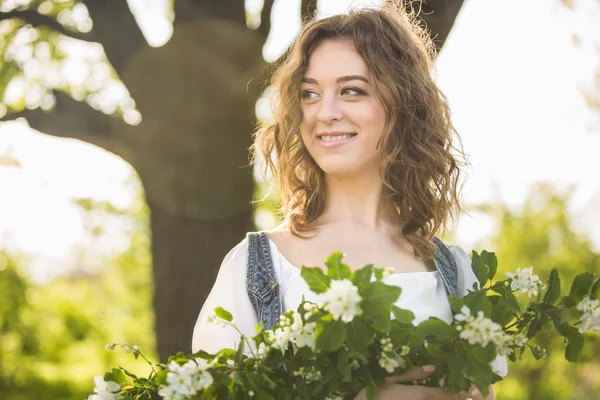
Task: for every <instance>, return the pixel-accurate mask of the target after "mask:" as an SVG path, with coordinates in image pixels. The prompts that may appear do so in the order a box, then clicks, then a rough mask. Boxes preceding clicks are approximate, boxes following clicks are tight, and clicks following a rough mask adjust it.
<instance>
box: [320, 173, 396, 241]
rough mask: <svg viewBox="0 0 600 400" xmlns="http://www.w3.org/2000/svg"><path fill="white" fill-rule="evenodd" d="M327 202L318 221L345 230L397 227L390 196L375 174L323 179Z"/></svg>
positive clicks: (394, 209)
mask: <svg viewBox="0 0 600 400" xmlns="http://www.w3.org/2000/svg"><path fill="white" fill-rule="evenodd" d="M325 182H326V187H327V203H326V205H325V210H324V212H323V214H322V215H321V217H320V218H319V220H320V222H321V223H323V224H332V223H333V224H336V225H337V224H342V225H343V226H345V227H347V228H348V229H361V230H365V229H367V230H379V229H389V228H390V227H393V228H395V229H393V230H394V231H397V229H398V227H399V226H401V217H400V215H399V214H398V212H397V210H396V207H395V206H394V202H393V200H392V196H391V195H390V193H389V191H388V190H387V188H386V187H385V186H384V185H383V182H382V180H381V178H380V177H379V174H371V175H367V174H364V175H360V176H354V177H351V178H346V177H334V176H326V177H325Z"/></svg>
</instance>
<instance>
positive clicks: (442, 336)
mask: <svg viewBox="0 0 600 400" xmlns="http://www.w3.org/2000/svg"><path fill="white" fill-rule="evenodd" d="M455 332H456V331H455V329H454V328H453V327H452V326H450V325H448V324H447V323H446V322H444V321H442V320H441V319H439V318H436V317H429V319H428V320H425V321H423V322H421V323H420V324H419V325H418V326H417V335H418V336H420V337H423V338H425V339H427V338H431V337H434V338H435V339H437V340H438V341H442V342H443V341H448V340H451V339H452V338H453V337H454V334H455Z"/></svg>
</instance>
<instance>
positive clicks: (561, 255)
mask: <svg viewBox="0 0 600 400" xmlns="http://www.w3.org/2000/svg"><path fill="white" fill-rule="evenodd" d="M569 199H570V193H566V194H560V193H557V192H556V191H555V190H554V189H552V187H549V186H547V185H538V186H537V187H535V188H534V189H533V190H532V192H531V194H530V196H529V199H528V200H527V201H526V203H525V204H524V206H523V208H522V209H520V210H516V211H515V210H512V209H509V208H508V207H507V206H504V205H502V204H497V205H487V206H485V207H481V209H484V210H485V211H486V212H487V213H488V214H489V215H490V216H492V217H493V218H494V220H495V221H496V230H495V233H494V235H493V236H492V237H491V238H490V239H489V240H486V241H485V242H484V243H481V244H480V245H479V246H478V247H490V248H494V250H495V253H496V255H497V256H498V259H500V260H501V265H500V266H499V267H498V275H504V273H505V272H509V271H514V270H515V269H516V268H527V267H529V266H530V265H532V266H534V269H535V271H536V274H538V275H539V276H540V278H541V279H542V280H543V281H544V282H549V279H550V276H551V271H552V270H553V269H555V268H556V269H557V270H558V271H559V272H560V275H561V278H562V280H563V281H564V282H571V281H573V285H572V289H571V290H570V292H569V293H571V294H572V295H573V296H572V297H571V298H568V297H567V298H563V299H564V303H565V305H567V306H572V305H575V304H576V303H577V302H579V301H580V300H581V298H582V297H583V295H584V293H586V292H588V290H589V293H590V294H591V293H592V289H591V288H590V287H587V288H586V287H585V286H587V283H586V284H585V285H584V282H589V279H587V278H586V276H585V275H580V274H588V273H589V274H591V273H594V272H595V273H596V274H598V272H600V255H599V254H598V253H597V252H595V251H594V249H593V246H592V243H591V242H590V240H589V239H588V238H587V237H585V236H583V235H582V234H581V233H580V232H577V231H576V230H575V228H574V227H573V224H572V221H571V216H570V215H569V212H568V207H567V204H568V203H569V201H570V200H569ZM578 275H580V276H578ZM576 276H578V277H576ZM563 286H564V285H563ZM567 288H569V286H566V287H565V288H564V289H563V291H564V290H565V289H567ZM494 290H495V291H499V292H502V291H503V290H505V288H502V287H494ZM559 303H560V302H559ZM507 305H508V306H510V307H511V309H513V310H515V308H516V307H515V303H514V302H513V301H509V303H508V304H507ZM557 326H558V327H557ZM559 327H560V323H557V324H554V329H557V330H558V329H560V328H559ZM541 328H542V327H541V326H540V329H541ZM575 331H576V329H575ZM570 332H573V330H570ZM577 333H578V332H577ZM576 336H577V335H575V334H574V333H573V334H572V339H571V341H570V342H569V343H573V344H571V345H570V346H569V349H570V351H573V350H577V343H578V338H577V337H576ZM537 342H538V343H539V344H540V345H541V346H542V347H544V348H546V349H547V350H548V357H547V358H546V359H544V360H542V361H540V362H536V361H535V359H534V357H531V356H528V355H525V356H524V357H523V360H522V361H521V362H519V363H518V364H510V363H509V375H508V377H507V378H506V379H505V380H503V381H502V382H499V383H498V384H496V395H497V398H501V399H503V400H520V399H530V400H542V399H544V400H546V399H550V400H552V399H557V400H558V399H560V400H568V399H582V398H583V399H588V398H589V399H591V398H595V397H596V396H597V393H598V391H600V360H599V359H598V357H597V355H598V354H600V340H599V339H598V337H597V336H594V335H590V336H589V337H588V338H587V339H586V341H585V345H584V347H583V349H582V351H581V354H580V355H579V362H578V364H571V363H569V362H568V361H567V360H565V353H564V351H563V350H562V349H563V348H564V341H563V339H562V338H560V336H558V337H557V336H556V335H552V334H551V333H550V332H545V331H543V330H542V332H541V333H540V334H539V336H538V340H537ZM533 350H534V349H532V351H533ZM535 352H537V353H538V356H540V355H541V350H535ZM517 357H518V355H517Z"/></svg>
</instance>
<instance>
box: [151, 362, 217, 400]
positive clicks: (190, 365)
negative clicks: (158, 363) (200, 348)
mask: <svg viewBox="0 0 600 400" xmlns="http://www.w3.org/2000/svg"><path fill="white" fill-rule="evenodd" d="M214 362H216V361H215V360H213V362H211V363H208V362H207V361H206V360H204V359H201V358H198V359H197V360H196V361H193V360H189V361H188V362H187V363H185V364H184V365H181V366H180V365H179V364H177V363H176V362H175V361H171V362H170V363H169V372H168V373H167V384H168V385H167V386H161V387H160V390H159V392H158V394H159V395H160V396H161V397H163V398H165V399H170V400H180V399H184V398H186V397H188V396H193V395H195V394H196V393H198V392H199V391H200V390H203V389H205V388H207V387H208V386H210V385H211V384H212V383H213V377H212V375H211V374H210V373H209V372H208V371H207V369H208V368H210V367H211V366H212V365H213V363H214Z"/></svg>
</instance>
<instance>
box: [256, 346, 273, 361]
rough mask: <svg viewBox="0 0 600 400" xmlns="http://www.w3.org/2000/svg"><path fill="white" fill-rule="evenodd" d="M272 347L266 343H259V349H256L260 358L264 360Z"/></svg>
mask: <svg viewBox="0 0 600 400" xmlns="http://www.w3.org/2000/svg"><path fill="white" fill-rule="evenodd" d="M269 350H270V348H269V347H267V346H266V345H265V344H264V343H261V344H259V345H258V349H257V351H256V355H257V357H258V359H259V360H264V359H265V358H267V356H268V355H269Z"/></svg>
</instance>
